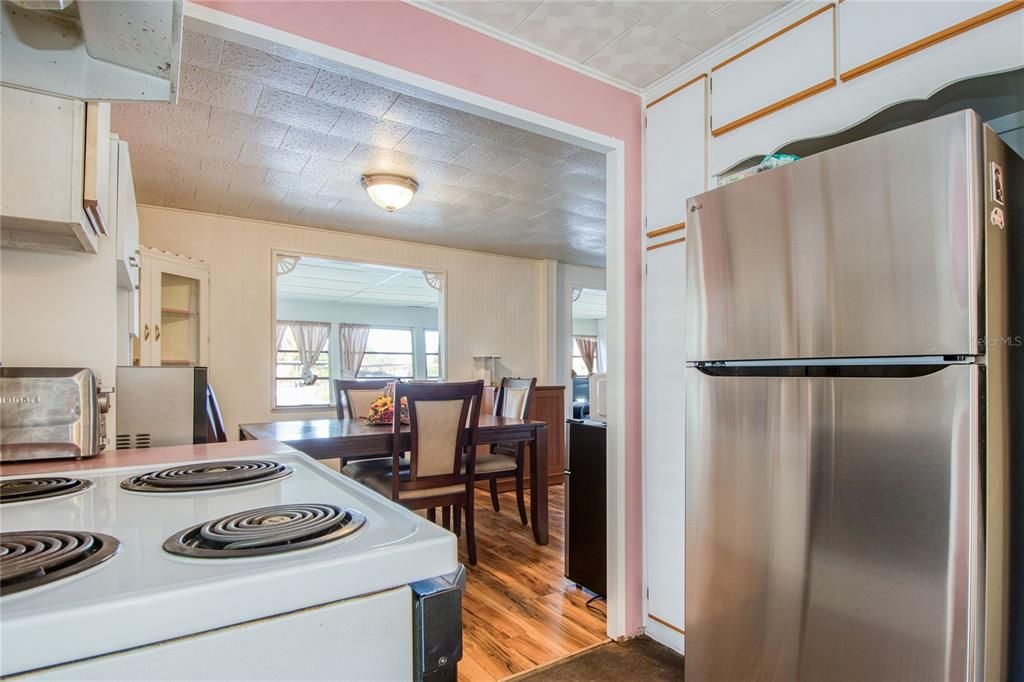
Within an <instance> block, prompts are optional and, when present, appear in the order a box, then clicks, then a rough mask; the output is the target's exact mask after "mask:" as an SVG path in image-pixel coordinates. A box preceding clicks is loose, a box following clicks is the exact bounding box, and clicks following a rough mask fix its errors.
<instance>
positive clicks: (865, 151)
mask: <svg viewBox="0 0 1024 682" xmlns="http://www.w3.org/2000/svg"><path fill="white" fill-rule="evenodd" d="M981 131H982V127H981V124H980V122H979V120H978V118H977V115H976V114H974V113H973V112H969V111H964V112H959V113H956V114H950V115H947V116H943V117H941V118H936V119H933V120H931V121H926V122H924V123H919V124H917V125H912V126H908V127H906V128H901V129H899V130H894V131H891V132H889V133H885V134H883V135H879V136H877V137H873V138H870V139H866V140H862V141H859V142H855V143H852V144H849V145H846V146H843V147H838V148H836V149H832V150H830V151H827V152H824V153H822V154H818V155H815V156H812V157H808V158H806V159H803V160H801V161H798V162H796V163H793V164H790V165H788V166H783V167H781V168H778V169H775V170H772V171H768V172H765V173H761V174H759V175H755V176H752V177H750V178H746V179H744V180H741V181H739V182H736V183H734V184H731V185H726V186H725V187H720V188H718V189H715V190H713V191H710V192H707V193H705V194H701V195H698V196H696V197H694V198H692V199H690V200H689V201H688V202H687V206H688V208H687V211H688V212H687V233H688V234H687V252H688V253H687V256H688V258H689V260H688V263H687V287H686V290H687V296H688V297H689V298H688V303H687V325H686V328H687V335H688V338H687V345H686V349H687V359H688V360H691V361H693V360H696V361H699V360H744V359H751V360H772V359H791V358H843V357H847V358H857V357H884V356H911V355H974V354H975V353H977V352H978V350H977V349H978V347H979V344H978V333H979V332H978V329H979V323H978V304H979V285H980V282H981V279H980V277H981V267H980V262H981V261H980V258H981V235H982V230H981V229H980V221H981V219H982V214H983V203H982V189H983V186H984V184H983V183H984V179H983V177H982V172H981V166H982V164H981Z"/></svg>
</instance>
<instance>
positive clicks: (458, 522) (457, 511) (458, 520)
mask: <svg viewBox="0 0 1024 682" xmlns="http://www.w3.org/2000/svg"><path fill="white" fill-rule="evenodd" d="M452 511H453V512H454V515H455V518H454V519H453V521H454V522H455V537H457V538H461V537H462V505H458V504H457V505H455V507H454V508H453V509H452Z"/></svg>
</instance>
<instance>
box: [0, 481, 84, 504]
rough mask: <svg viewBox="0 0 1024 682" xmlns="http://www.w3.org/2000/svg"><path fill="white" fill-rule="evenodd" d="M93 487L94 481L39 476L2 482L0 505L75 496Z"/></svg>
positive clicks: (0, 485) (0, 486) (0, 482)
mask: <svg viewBox="0 0 1024 682" xmlns="http://www.w3.org/2000/svg"><path fill="white" fill-rule="evenodd" d="M91 487H92V481H88V480H84V479H81V478H67V477H66V476H38V477H33V478H12V479H10V480H7V481H0V504H7V503H9V502H29V501H31V500H45V499H49V498H51V497H62V496H64V495H74V494H75V493H80V492H82V491H83V490H88V489H89V488H91Z"/></svg>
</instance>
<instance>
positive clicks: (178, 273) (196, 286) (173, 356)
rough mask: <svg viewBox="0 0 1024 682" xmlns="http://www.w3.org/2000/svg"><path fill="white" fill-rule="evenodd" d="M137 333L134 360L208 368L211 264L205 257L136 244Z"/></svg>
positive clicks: (150, 364)
mask: <svg viewBox="0 0 1024 682" xmlns="http://www.w3.org/2000/svg"><path fill="white" fill-rule="evenodd" d="M141 256H142V258H141V261H142V273H141V278H140V279H141V284H140V289H141V291H140V292H139V293H140V294H141V296H140V323H141V324H140V335H139V337H138V338H137V343H136V348H135V357H134V364H135V365H139V366H143V367H197V366H201V367H208V366H209V353H210V332H209V324H210V321H209V312H210V268H209V265H207V264H206V263H205V262H203V261H201V260H197V259H195V258H187V257H184V256H178V255H175V254H171V253H168V252H166V251H161V250H159V249H151V248H143V249H141Z"/></svg>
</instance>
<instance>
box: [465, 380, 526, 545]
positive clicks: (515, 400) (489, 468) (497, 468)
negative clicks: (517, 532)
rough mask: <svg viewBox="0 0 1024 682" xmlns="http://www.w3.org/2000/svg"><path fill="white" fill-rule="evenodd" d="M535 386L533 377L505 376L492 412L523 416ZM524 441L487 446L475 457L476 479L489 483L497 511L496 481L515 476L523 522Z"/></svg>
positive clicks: (516, 416)
mask: <svg viewBox="0 0 1024 682" xmlns="http://www.w3.org/2000/svg"><path fill="white" fill-rule="evenodd" d="M536 388H537V378H536V377H534V378H532V379H520V378H512V377H505V378H504V379H502V380H501V384H500V386H499V389H498V396H497V399H496V400H495V401H494V414H495V415H496V416H499V417H512V418H515V419H526V418H527V416H528V415H529V414H530V406H531V405H533V394H534V391H535V389H536ZM525 450H526V446H525V444H524V443H522V442H519V443H496V444H495V445H493V446H492V447H491V454H489V455H483V456H481V457H478V458H477V462H476V480H478V481H487V480H489V481H490V482H491V505H492V506H493V507H494V511H496V512H499V511H501V503H500V502H499V501H498V481H499V480H500V479H502V478H513V477H515V479H516V503H517V504H518V505H519V520H520V521H522V523H523V525H526V522H527V521H526V500H525V499H524V488H525V482H524V478H525V476H524V474H525V471H524V468H523V465H524V462H525V457H524V453H525Z"/></svg>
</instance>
